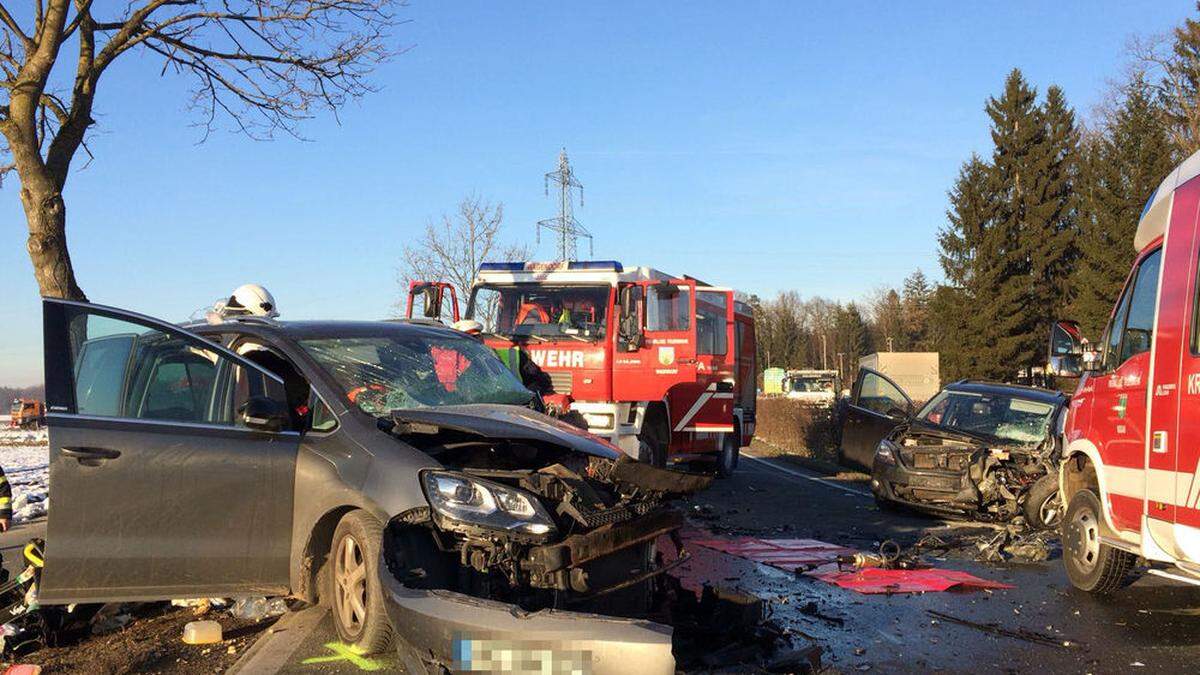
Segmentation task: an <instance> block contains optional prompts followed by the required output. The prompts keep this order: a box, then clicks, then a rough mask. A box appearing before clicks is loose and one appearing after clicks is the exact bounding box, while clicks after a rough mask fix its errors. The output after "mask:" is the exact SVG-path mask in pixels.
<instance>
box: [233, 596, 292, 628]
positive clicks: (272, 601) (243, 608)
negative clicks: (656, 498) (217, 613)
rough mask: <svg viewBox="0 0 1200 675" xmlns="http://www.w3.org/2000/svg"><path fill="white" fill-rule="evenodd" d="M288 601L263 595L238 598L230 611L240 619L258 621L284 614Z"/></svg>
mask: <svg viewBox="0 0 1200 675" xmlns="http://www.w3.org/2000/svg"><path fill="white" fill-rule="evenodd" d="M287 611H288V607H287V603H286V602H284V599H283V598H265V597H263V596H261V595H259V596H257V597H250V598H238V599H237V600H236V601H235V602H234V603H233V607H230V608H229V613H230V614H232V615H233V616H234V617H236V618H238V619H243V620H245V621H250V622H252V623H258V622H259V621H262V620H263V619H266V618H268V617H272V616H282V615H283V614H285V613H287Z"/></svg>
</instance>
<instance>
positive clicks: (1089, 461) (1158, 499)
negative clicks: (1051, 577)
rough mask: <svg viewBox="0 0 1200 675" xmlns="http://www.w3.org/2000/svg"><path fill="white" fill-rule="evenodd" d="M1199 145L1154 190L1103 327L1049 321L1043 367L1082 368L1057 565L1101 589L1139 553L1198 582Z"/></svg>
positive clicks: (1111, 586) (1154, 565) (1067, 455)
mask: <svg viewBox="0 0 1200 675" xmlns="http://www.w3.org/2000/svg"><path fill="white" fill-rule="evenodd" d="M1198 176H1200V153H1198V154H1196V155H1193V156H1192V157H1191V158H1190V159H1188V160H1187V161H1186V162H1184V163H1183V164H1182V165H1180V166H1179V167H1178V168H1177V169H1176V170H1175V171H1174V172H1172V173H1171V175H1170V176H1168V177H1167V179H1166V180H1164V181H1163V183H1162V184H1161V185H1160V186H1159V188H1158V190H1156V191H1155V193H1154V194H1153V195H1151V197H1150V200H1149V201H1148V202H1147V204H1146V208H1145V209H1144V210H1143V212H1142V216H1141V219H1140V221H1139V223H1138V227H1137V234H1136V236H1135V238H1134V242H1133V244H1134V247H1135V249H1136V250H1137V251H1138V254H1137V258H1136V259H1135V261H1134V264H1133V269H1132V271H1131V272H1130V274H1129V276H1128V279H1127V280H1126V282H1125V288H1124V290H1123V291H1122V292H1121V295H1120V296H1119V299H1118V300H1117V303H1116V307H1115V309H1114V310H1113V312H1112V315H1111V318H1110V319H1109V323H1108V328H1107V329H1106V330H1105V332H1104V335H1103V337H1101V339H1100V340H1099V341H1098V342H1096V343H1087V342H1086V341H1085V340H1084V339H1082V338H1081V336H1079V333H1078V331H1077V330H1076V327H1075V326H1074V325H1073V324H1072V323H1071V322H1060V324H1059V325H1057V326H1055V327H1054V331H1053V335H1052V338H1051V343H1050V359H1049V360H1050V364H1049V370H1050V371H1051V373H1052V374H1055V375H1066V376H1071V375H1081V379H1080V381H1079V385H1078V388H1077V389H1076V391H1075V394H1074V396H1073V398H1072V399H1071V406H1070V414H1069V415H1068V417H1067V421H1066V423H1065V427H1064V430H1063V431H1064V445H1065V450H1064V461H1063V464H1062V468H1061V470H1060V478H1059V485H1060V493H1061V495H1062V496H1063V498H1064V503H1065V504H1066V514H1065V515H1064V517H1063V562H1064V564H1065V566H1066V571H1067V576H1068V578H1070V580H1071V582H1072V583H1073V584H1074V585H1075V586H1077V587H1079V588H1081V589H1084V590H1087V591H1092V592H1096V593H1108V592H1111V591H1114V590H1116V589H1117V588H1119V587H1120V586H1121V585H1122V584H1123V582H1124V581H1125V580H1126V577H1127V576H1128V575H1127V573H1128V572H1129V571H1130V570H1131V569H1132V568H1133V566H1134V565H1135V563H1136V561H1137V559H1138V557H1141V558H1143V559H1145V560H1147V561H1149V562H1150V563H1151V565H1150V569H1149V570H1148V571H1149V572H1150V573H1153V574H1158V575H1160V576H1167V577H1171V578H1174V579H1177V580H1180V581H1187V582H1189V583H1192V584H1198V585H1200V466H1198V460H1200V283H1198V279H1200V278H1198V277H1197V274H1198V272H1200V269H1198V268H1197V261H1198V260H1200V213H1198V209H1200V177H1198Z"/></svg>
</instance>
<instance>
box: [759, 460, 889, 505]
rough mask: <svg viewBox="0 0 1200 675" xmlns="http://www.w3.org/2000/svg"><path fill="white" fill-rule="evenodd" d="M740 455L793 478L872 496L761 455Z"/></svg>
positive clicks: (849, 492) (855, 493)
mask: <svg viewBox="0 0 1200 675" xmlns="http://www.w3.org/2000/svg"><path fill="white" fill-rule="evenodd" d="M742 457H745V458H746V459H749V460H752V461H754V462H756V463H758V464H763V465H765V466H769V467H771V468H772V469H775V470H776V471H779V472H781V473H785V474H787V475H789V476H793V477H795V478H803V479H804V480H810V481H812V482H814V483H820V484H821V485H824V486H826V487H831V488H833V489H835V490H841V491H842V492H846V493H848V494H853V495H858V496H859V497H867V498H873V495H872V494H871V493H870V492H869V491H867V490H860V489H858V488H853V487H849V486H847V485H842V484H841V483H837V482H835V481H831V480H826V479H824V478H820V477H818V476H814V475H812V474H810V473H806V472H803V471H798V470H796V469H793V468H790V467H786V466H781V465H780V464H779V463H778V462H776V461H774V460H770V459H766V458H763V457H755V456H754V455H742Z"/></svg>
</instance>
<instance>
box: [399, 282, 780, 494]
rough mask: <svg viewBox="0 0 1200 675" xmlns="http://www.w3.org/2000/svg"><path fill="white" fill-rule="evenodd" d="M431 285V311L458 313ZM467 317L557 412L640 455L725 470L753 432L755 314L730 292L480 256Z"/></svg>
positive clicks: (422, 287)
mask: <svg viewBox="0 0 1200 675" xmlns="http://www.w3.org/2000/svg"><path fill="white" fill-rule="evenodd" d="M434 287H435V286H433V285H431V284H423V285H422V284H414V286H413V289H414V291H413V292H420V293H424V294H425V296H424V297H425V307H426V309H425V312H424V315H425V316H426V317H434V316H456V315H457V314H456V312H450V311H446V310H445V308H436V307H432V306H431V305H430V304H429V303H430V302H436V301H437V300H438V298H440V297H444V295H441V294H435V293H432V292H430V291H428V290H426V289H429V288H434ZM435 296H436V297H435ZM410 305H411V303H410ZM464 315H465V317H466V319H471V320H474V321H478V322H479V323H480V324H482V329H483V339H484V340H485V341H486V343H487V344H488V345H489V346H490V347H492V348H493V349H495V350H496V351H497V352H498V353H500V355H501V357H502V358H504V359H505V360H506V362H508V363H509V366H510V367H511V368H513V369H514V370H517V371H518V372H519V373H520V375H521V377H522V379H523V381H525V383H526V384H527V385H528V386H530V387H531V388H533V389H535V390H537V391H538V392H539V393H541V394H542V396H543V399H544V400H545V401H546V403H547V406H548V407H549V408H550V409H551V410H552V411H554V412H555V413H557V414H559V415H562V416H563V417H565V418H567V419H573V420H574V421H576V422H577V423H578V424H579V425H580V426H586V427H587V429H588V431H590V432H591V433H593V434H596V435H598V436H602V437H604V438H606V439H608V440H609V441H611V442H612V443H613V444H614V445H617V446H618V447H620V448H621V449H622V450H623V451H625V452H626V453H627V454H629V455H631V456H633V457H636V458H638V459H641V460H643V461H648V462H651V463H653V464H655V465H659V466H662V465H665V464H667V463H670V462H680V461H691V460H707V461H715V463H716V466H717V470H718V472H719V473H721V474H723V475H728V474H729V473H731V472H732V471H733V469H734V467H736V465H737V460H738V454H739V449H740V448H741V447H743V446H746V445H749V444H750V441H751V439H752V438H753V436H754V411H755V393H756V392H755V382H756V378H755V374H756V367H757V366H756V363H755V335H754V317H753V315H752V312H751V311H750V308H749V306H748V305H746V304H744V303H742V302H739V301H737V300H735V299H734V292H733V290H732V289H729V288H719V287H716V286H710V285H708V284H705V283H704V282H702V281H698V280H697V279H694V278H692V277H687V276H684V277H675V276H672V275H670V274H666V273H664V272H660V271H658V270H654V269H651V268H648V267H634V268H626V267H624V266H623V265H622V264H621V263H619V262H616V261H605V260H600V261H571V262H558V263H533V262H497V263H484V264H482V265H481V266H480V268H479V273H478V277H477V278H476V280H475V282H474V284H473V285H472V288H471V293H470V297H469V299H468V300H467V307H466V311H465V313H464ZM410 318H412V313H411V312H410Z"/></svg>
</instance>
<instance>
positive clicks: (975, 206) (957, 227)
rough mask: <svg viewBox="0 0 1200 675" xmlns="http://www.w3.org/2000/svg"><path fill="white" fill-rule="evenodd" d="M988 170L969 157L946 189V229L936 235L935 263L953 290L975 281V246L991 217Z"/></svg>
mask: <svg viewBox="0 0 1200 675" xmlns="http://www.w3.org/2000/svg"><path fill="white" fill-rule="evenodd" d="M990 170H991V167H989V166H988V165H987V163H985V162H984V161H983V160H981V159H979V156H978V155H975V154H972V155H971V159H970V160H968V161H967V162H966V163H964V164H963V165H962V168H960V169H959V171H958V179H957V180H955V182H954V187H952V188H951V189H950V193H949V196H950V208H949V209H948V210H947V211H946V219H947V220H948V221H949V225H948V226H947V227H944V228H942V230H941V231H940V232H939V233H938V248H939V252H938V259H939V262H940V263H941V265H942V271H943V273H945V275H946V280H947V281H948V282H950V284H951V285H953V286H957V287H960V288H966V287H968V286H970V285H971V283H972V281H973V280H974V278H975V274H974V271H975V261H976V259H977V254H978V251H979V244H980V242H981V241H982V240H983V232H984V230H985V229H986V228H987V226H988V222H989V219H990V218H991V213H992V204H991V201H990V200H991V194H990V193H989V192H988V191H987V177H988V172H989V171H990Z"/></svg>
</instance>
